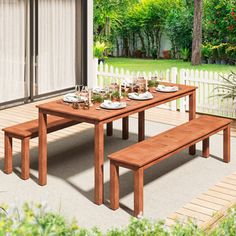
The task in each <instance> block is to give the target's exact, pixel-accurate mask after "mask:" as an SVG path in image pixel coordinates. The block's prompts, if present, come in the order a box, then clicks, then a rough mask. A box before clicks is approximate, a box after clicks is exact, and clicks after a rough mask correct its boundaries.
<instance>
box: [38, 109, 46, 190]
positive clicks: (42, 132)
mask: <svg viewBox="0 0 236 236" xmlns="http://www.w3.org/2000/svg"><path fill="white" fill-rule="evenodd" d="M38 156H39V157H38V158H39V159H38V165H39V167H38V168H39V185H42V186H43V185H46V184H47V114H44V113H43V112H41V111H40V110H39V155H38Z"/></svg>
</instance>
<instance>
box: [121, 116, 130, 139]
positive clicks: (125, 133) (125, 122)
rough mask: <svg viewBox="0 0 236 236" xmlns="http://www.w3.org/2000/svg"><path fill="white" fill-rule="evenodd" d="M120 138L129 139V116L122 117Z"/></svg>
mask: <svg viewBox="0 0 236 236" xmlns="http://www.w3.org/2000/svg"><path fill="white" fill-rule="evenodd" d="M122 139H124V140H126V139H129V117H128V116H127V117H124V118H123V119H122Z"/></svg>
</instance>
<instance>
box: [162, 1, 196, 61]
mask: <svg viewBox="0 0 236 236" xmlns="http://www.w3.org/2000/svg"><path fill="white" fill-rule="evenodd" d="M165 30H166V33H167V35H168V37H169V38H170V41H171V43H172V48H173V50H174V54H175V55H174V56H175V57H178V52H179V51H180V49H181V48H188V49H191V48H192V31H193V9H192V8H187V7H186V6H181V5H180V6H177V7H176V8H172V9H171V10H170V13H169V15H168V17H167V19H166V24H165Z"/></svg>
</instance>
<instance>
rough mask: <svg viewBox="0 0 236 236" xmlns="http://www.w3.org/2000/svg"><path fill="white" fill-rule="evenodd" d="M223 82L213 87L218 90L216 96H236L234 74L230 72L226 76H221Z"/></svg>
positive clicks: (233, 97)
mask: <svg viewBox="0 0 236 236" xmlns="http://www.w3.org/2000/svg"><path fill="white" fill-rule="evenodd" d="M222 78H223V81H224V83H225V84H222V85H219V86H217V87H216V88H215V90H217V91H218V93H217V94H216V96H218V97H221V98H222V100H224V99H228V98H230V99H232V100H234V99H235V98H236V74H235V73H234V72H231V73H230V75H229V76H228V77H224V76H222Z"/></svg>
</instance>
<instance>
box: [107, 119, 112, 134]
mask: <svg viewBox="0 0 236 236" xmlns="http://www.w3.org/2000/svg"><path fill="white" fill-rule="evenodd" d="M112 135H113V122H109V123H107V136H112Z"/></svg>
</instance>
